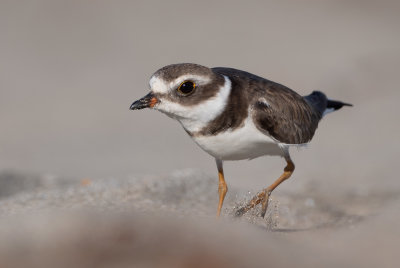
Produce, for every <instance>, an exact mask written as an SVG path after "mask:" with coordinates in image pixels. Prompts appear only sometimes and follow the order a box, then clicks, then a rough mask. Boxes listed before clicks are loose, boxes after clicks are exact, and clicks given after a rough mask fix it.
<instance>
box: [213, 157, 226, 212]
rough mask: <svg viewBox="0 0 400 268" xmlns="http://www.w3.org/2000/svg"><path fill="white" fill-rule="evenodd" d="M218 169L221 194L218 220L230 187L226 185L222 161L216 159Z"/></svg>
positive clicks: (219, 192)
mask: <svg viewBox="0 0 400 268" xmlns="http://www.w3.org/2000/svg"><path fill="white" fill-rule="evenodd" d="M215 162H216V163H217V168H218V180H219V183H218V194H219V202H218V210H217V218H219V216H220V215H221V209H222V205H223V203H224V199H225V195H226V193H227V192H228V186H227V185H226V182H225V178H224V170H223V168H222V160H219V159H215Z"/></svg>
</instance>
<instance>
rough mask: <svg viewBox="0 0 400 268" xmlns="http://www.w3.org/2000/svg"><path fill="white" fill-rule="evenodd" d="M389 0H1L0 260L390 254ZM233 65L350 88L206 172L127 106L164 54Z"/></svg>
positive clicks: (201, 159)
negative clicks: (267, 142)
mask: <svg viewBox="0 0 400 268" xmlns="http://www.w3.org/2000/svg"><path fill="white" fill-rule="evenodd" d="M399 11H400V5H399V4H398V1H379V2H378V1H376V2H375V1H344V2H343V1H300V2H299V1H286V0H285V1H279V2H276V1H246V2H232V1H218V2H215V1H189V2H188V1H185V2H184V1H178V0H173V1H164V2H157V1H112V2H110V1H96V3H92V1H47V0H37V1H29V2H26V3H22V2H18V3H17V2H15V1H1V2H0V36H1V38H2V42H1V44H0V58H1V64H0V87H1V89H0V126H1V134H0V267H291V266H295V267H399V266H400V261H399V259H398V249H399V248H400V234H399V229H398V228H397V222H398V221H399V220H400V207H399V201H400V200H399V199H400V180H399V179H398V175H397V166H398V159H399V157H400V143H399V138H398V136H399V134H398V133H399V131H400V125H399V123H398V121H399V120H398V114H399V113H398V101H399V99H400V93H399V92H400V91H399V90H398V85H399V84H400V83H399V82H400V81H399V80H400V79H399V75H398V70H400V50H399V47H400V35H399V34H398V25H399V23H400V17H399V16H398V14H399ZM177 62H196V63H200V64H203V65H206V66H210V67H214V66H229V67H235V68H239V69H244V70H246V71H250V72H253V73H255V74H257V75H260V76H264V77H266V78H268V79H271V80H273V81H277V82H280V83H282V84H284V85H287V86H289V87H290V88H293V89H294V90H296V91H298V92H299V93H300V94H303V95H305V94H308V93H309V92H311V91H312V90H322V91H324V92H325V93H326V94H327V95H328V97H330V98H333V99H339V100H343V101H346V102H349V103H353V104H354V107H352V108H346V109H345V108H344V109H342V110H340V111H338V112H335V113H333V114H329V115H327V117H326V118H324V119H323V120H322V121H321V123H320V125H319V128H318V130H317V132H316V135H315V137H314V139H313V141H312V143H311V144H310V145H309V146H308V148H304V149H300V150H297V149H294V150H292V151H291V155H292V158H293V160H294V162H295V164H296V170H295V172H294V174H293V176H292V178H291V179H289V180H288V181H286V182H284V184H282V185H281V186H280V187H279V188H277V189H276V190H275V191H274V192H273V195H272V198H271V203H270V207H269V209H268V211H267V215H266V217H265V219H263V218H261V217H259V213H260V211H259V208H257V209H255V210H253V211H250V212H249V213H248V214H246V215H245V216H244V217H242V218H235V217H234V212H235V209H236V208H237V207H238V206H240V205H243V204H244V203H245V202H246V201H247V200H249V199H250V198H251V197H252V196H253V195H254V194H255V193H256V192H257V191H258V190H260V189H262V188H263V187H265V186H267V185H268V184H270V183H272V182H273V180H274V179H276V178H277V177H278V176H279V175H280V173H281V172H282V170H283V167H284V161H283V160H282V159H280V158H272V157H261V158H258V159H254V160H252V161H240V162H226V163H225V175H226V180H227V183H228V187H229V191H228V194H227V197H226V201H225V205H224V209H223V213H222V214H223V215H222V218H221V219H220V220H217V219H216V218H215V213H216V206H217V197H218V195H217V174H216V173H217V172H216V167H215V163H214V160H213V159H212V158H211V157H210V156H208V155H207V154H206V153H204V152H202V151H201V149H199V148H198V147H197V146H196V145H195V144H194V143H193V142H192V141H191V140H190V138H189V137H188V136H187V135H186V133H185V132H184V131H183V130H182V129H181V127H180V126H179V125H178V124H177V123H176V122H173V121H172V120H171V119H169V118H167V117H165V116H164V115H162V114H160V113H157V112H154V111H149V110H146V111H136V112H133V111H129V110H128V108H129V106H130V104H131V103H132V102H133V101H134V100H136V99H138V98H140V97H142V96H144V95H145V94H146V93H147V90H148V86H147V80H148V78H149V77H150V75H151V74H152V73H153V72H154V71H155V70H157V69H158V68H160V67H162V66H164V65H166V64H170V63H177Z"/></svg>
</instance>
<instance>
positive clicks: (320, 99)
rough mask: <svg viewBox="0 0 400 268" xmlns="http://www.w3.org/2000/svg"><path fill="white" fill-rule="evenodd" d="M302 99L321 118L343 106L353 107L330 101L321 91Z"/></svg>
mask: <svg viewBox="0 0 400 268" xmlns="http://www.w3.org/2000/svg"><path fill="white" fill-rule="evenodd" d="M304 99H305V100H306V101H307V102H308V103H309V104H310V105H311V106H312V107H314V109H315V110H316V111H318V112H319V113H320V114H321V116H324V115H326V114H328V113H331V112H333V111H336V110H339V109H340V108H342V107H343V106H353V105H352V104H349V103H345V102H341V101H337V100H330V99H328V98H327V97H326V95H325V94H324V93H322V92H321V91H313V92H312V93H311V94H310V95H307V96H305V97H304Z"/></svg>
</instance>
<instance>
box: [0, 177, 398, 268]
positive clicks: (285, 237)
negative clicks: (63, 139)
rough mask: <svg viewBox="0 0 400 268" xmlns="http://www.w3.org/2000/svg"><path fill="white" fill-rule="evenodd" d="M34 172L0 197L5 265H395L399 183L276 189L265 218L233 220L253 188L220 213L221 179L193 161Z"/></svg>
mask: <svg viewBox="0 0 400 268" xmlns="http://www.w3.org/2000/svg"><path fill="white" fill-rule="evenodd" d="M11 176H13V177H12V179H11V180H10V177H11ZM25 181H26V177H24V176H23V175H21V174H13V173H8V174H2V175H1V176H0V183H1V185H6V184H7V185H8V189H15V188H12V187H11V185H12V184H13V183H14V184H18V185H19V186H20V185H24V182H25ZM29 181H30V183H34V184H35V187H34V189H33V190H30V191H16V190H10V191H9V192H8V193H4V192H3V196H1V199H0V241H1V242H0V263H1V264H2V265H1V267H41V268H42V267H266V266H268V267H271V266H272V267H291V266H296V267H322V266H323V267H338V266H339V267H396V266H397V264H399V261H398V258H397V249H398V248H399V246H400V243H399V241H400V240H399V238H398V237H399V235H400V232H399V230H398V228H396V224H393V222H396V221H397V220H399V217H398V214H397V215H396V214H395V217H396V218H393V211H398V209H399V205H398V201H399V197H400V195H399V193H398V192H397V193H396V192H368V193H362V194H360V193H358V194H357V193H354V192H351V191H348V192H345V193H342V194H341V195H340V198H339V199H338V196H337V194H336V195H335V194H329V192H327V191H324V190H322V189H317V188H315V187H314V188H313V189H311V188H310V189H305V191H301V192H299V193H298V194H296V195H293V194H288V193H286V194H285V193H281V194H276V195H273V197H272V198H273V199H272V200H273V202H272V204H271V206H270V208H269V211H268V212H267V216H266V218H265V219H261V218H260V217H258V216H257V213H258V211H253V212H252V213H249V214H248V215H246V216H245V217H243V218H242V219H235V218H234V217H233V212H234V210H235V207H236V206H237V205H240V204H241V203H243V202H244V201H245V200H246V199H248V198H250V196H251V194H250V193H240V192H238V191H236V189H231V190H230V192H229V193H230V194H229V195H228V199H227V202H226V205H225V211H224V217H223V218H222V219H221V220H220V221H217V220H216V219H215V215H214V214H215V208H216V204H217V193H216V187H215V186H216V185H215V178H210V177H207V176H206V175H204V174H201V173H199V172H196V171H192V170H186V171H182V172H175V173H174V174H171V175H170V176H167V177H164V178H156V177H153V178H151V177H147V178H141V179H137V178H131V179H127V180H118V179H114V180H90V179H84V180H71V179H68V180H63V179H61V178H48V177H40V176H31V177H30V178H29ZM19 188H20V189H23V188H24V187H19ZM384 207H385V208H384ZM371 253H373V254H371Z"/></svg>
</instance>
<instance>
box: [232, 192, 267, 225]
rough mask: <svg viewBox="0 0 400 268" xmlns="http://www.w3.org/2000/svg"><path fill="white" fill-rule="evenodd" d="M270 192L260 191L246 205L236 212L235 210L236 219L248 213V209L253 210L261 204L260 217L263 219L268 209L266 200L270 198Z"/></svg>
mask: <svg viewBox="0 0 400 268" xmlns="http://www.w3.org/2000/svg"><path fill="white" fill-rule="evenodd" d="M270 194H271V192H270V191H267V189H265V190H263V191H261V192H260V193H258V194H257V195H255V196H254V197H253V199H251V200H250V201H249V202H248V203H247V205H245V206H243V207H241V208H239V209H238V210H236V212H235V216H236V217H241V216H243V215H244V214H245V213H246V212H247V211H249V210H250V209H252V208H254V207H255V206H257V205H258V204H260V203H261V205H262V208H261V217H263V218H264V216H265V213H266V212H267V208H268V199H269V196H270Z"/></svg>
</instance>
